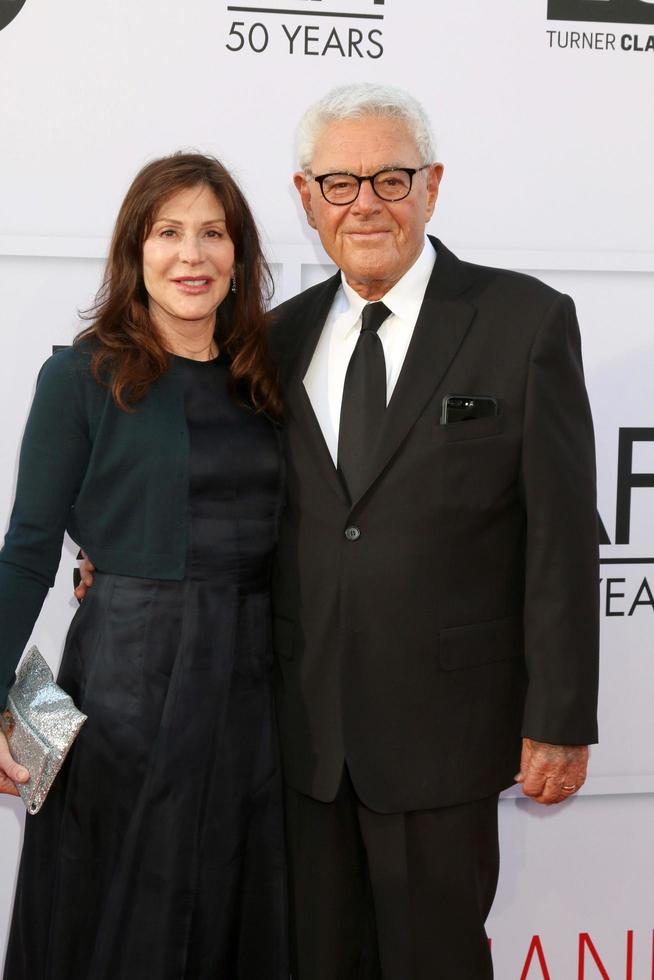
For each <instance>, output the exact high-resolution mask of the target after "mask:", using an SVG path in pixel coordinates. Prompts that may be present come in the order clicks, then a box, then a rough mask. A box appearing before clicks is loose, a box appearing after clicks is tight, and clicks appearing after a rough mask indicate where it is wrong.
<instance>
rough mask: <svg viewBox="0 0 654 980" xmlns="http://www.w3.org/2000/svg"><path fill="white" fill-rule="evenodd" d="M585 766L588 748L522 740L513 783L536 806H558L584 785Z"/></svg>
mask: <svg viewBox="0 0 654 980" xmlns="http://www.w3.org/2000/svg"><path fill="white" fill-rule="evenodd" d="M587 766H588V746H587V745H550V744H549V743H548V742H534V741H533V739H531V738H523V740H522V758H521V759H520V772H519V773H518V775H517V776H516V777H515V780H516V782H517V783H522V791H523V793H524V794H525V796H530V797H531V798H532V799H534V800H536V802H537V803H545V804H547V805H550V804H551V803H561V802H562V801H563V800H567V799H568V797H570V796H573V795H574V793H576V792H577V790H578V789H581V787H582V786H583V785H584V783H585V781H586V767H587Z"/></svg>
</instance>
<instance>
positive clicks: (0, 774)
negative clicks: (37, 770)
mask: <svg viewBox="0 0 654 980" xmlns="http://www.w3.org/2000/svg"><path fill="white" fill-rule="evenodd" d="M29 778H30V774H29V772H28V771H27V769H26V768H25V766H19V765H18V763H17V762H14V760H13V759H12V757H11V752H10V751H9V745H8V743H7V738H6V736H5V733H4V732H3V731H2V730H1V729H0V793H8V794H9V796H18V790H17V789H16V783H26V782H28V780H29Z"/></svg>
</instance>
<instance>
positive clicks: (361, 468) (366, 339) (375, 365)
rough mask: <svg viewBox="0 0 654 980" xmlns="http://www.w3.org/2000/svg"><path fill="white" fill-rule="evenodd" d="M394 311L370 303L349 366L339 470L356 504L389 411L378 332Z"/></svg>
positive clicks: (379, 304) (339, 431)
mask: <svg viewBox="0 0 654 980" xmlns="http://www.w3.org/2000/svg"><path fill="white" fill-rule="evenodd" d="M390 314H391V311H390V310H389V309H388V307H386V306H384V304H383V303H368V305H367V306H364V308H363V314H362V316H361V333H360V334H359V339H358V340H357V345H356V347H355V348H354V352H353V354H352V357H351V358H350V363H349V364H348V366H347V373H346V375H345V383H344V385H343V402H342V405H341V419H340V424H339V429H338V469H339V472H340V473H341V475H342V477H343V479H344V480H345V484H346V486H347V488H348V491H349V493H350V499H351V500H356V499H357V498H358V497H359V496H360V495H361V493H363V491H364V490H365V489H366V478H367V476H368V466H369V463H370V457H371V454H372V451H373V449H374V447H375V443H376V442H377V437H378V435H379V427H380V425H381V421H382V418H383V415H384V411H385V409H386V362H385V361H384V348H383V347H382V342H381V340H380V339H379V337H378V336H377V331H378V330H379V328H380V327H381V325H382V323H383V322H384V320H385V319H386V318H387V317H389V316H390Z"/></svg>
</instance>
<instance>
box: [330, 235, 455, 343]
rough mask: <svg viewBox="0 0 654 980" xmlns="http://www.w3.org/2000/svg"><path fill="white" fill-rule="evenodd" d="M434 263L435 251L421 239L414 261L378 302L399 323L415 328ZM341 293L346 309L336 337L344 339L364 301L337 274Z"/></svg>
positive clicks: (358, 316) (364, 303)
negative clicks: (402, 322)
mask: <svg viewBox="0 0 654 980" xmlns="http://www.w3.org/2000/svg"><path fill="white" fill-rule="evenodd" d="M435 263H436V250H435V249H434V247H433V245H432V243H431V242H430V241H429V239H428V238H427V237H426V236H425V244H424V246H423V249H422V251H421V253H420V255H419V256H418V258H417V259H416V261H415V262H414V263H413V265H412V266H411V268H410V269H407V271H406V272H405V273H404V275H403V276H402V278H401V279H398V281H397V282H396V283H395V285H394V286H393V287H392V288H391V289H389V290H388V292H387V293H385V294H384V296H383V297H382V301H383V302H384V303H385V304H386V306H387V307H388V309H389V310H390V311H391V313H393V314H394V315H395V316H396V317H398V318H399V319H400V320H404V321H405V322H406V323H409V324H411V325H414V324H415V322H416V320H417V319H418V313H419V312H420V307H421V306H422V301H423V299H424V296H425V292H426V290H427V283H428V282H429V279H430V276H431V274H432V271H433V269H434V265H435ZM341 289H342V290H343V294H344V296H345V299H346V301H347V303H348V309H347V311H346V312H345V313H344V315H343V317H342V318H341V320H340V323H339V333H341V334H342V336H343V337H346V336H347V335H348V334H349V333H350V332H351V331H352V330H354V328H355V327H356V326H357V323H358V322H359V318H360V317H361V313H362V311H363V308H364V306H365V305H366V303H367V302H368V301H367V300H365V299H364V298H363V297H362V296H359V294H358V293H357V292H356V291H355V290H354V289H352V287H351V286H350V285H349V283H348V282H347V281H346V279H345V275H344V274H343V272H341Z"/></svg>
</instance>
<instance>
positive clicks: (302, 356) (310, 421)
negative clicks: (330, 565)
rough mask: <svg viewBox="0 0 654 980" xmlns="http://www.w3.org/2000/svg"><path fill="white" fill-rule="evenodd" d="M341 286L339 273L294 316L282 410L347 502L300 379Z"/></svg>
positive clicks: (335, 488) (326, 475)
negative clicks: (292, 342)
mask: <svg viewBox="0 0 654 980" xmlns="http://www.w3.org/2000/svg"><path fill="white" fill-rule="evenodd" d="M340 283H341V275H340V272H339V273H337V274H336V275H334V276H332V277H331V278H330V279H328V280H327V281H326V282H325V283H324V284H323V286H322V288H321V289H319V290H318V291H317V293H316V294H315V296H314V297H312V300H311V302H310V303H309V304H307V305H306V306H304V307H301V308H300V310H299V311H298V313H297V314H296V315H295V322H294V329H295V330H296V331H297V338H296V344H295V348H294V352H293V353H292V354H291V356H290V357H289V361H288V363H287V369H286V372H285V373H286V378H287V381H286V385H285V398H286V407H287V411H288V413H289V415H290V416H291V418H292V420H293V421H294V422H295V424H296V425H297V429H298V432H299V433H300V435H301V436H302V438H303V439H304V440H305V442H306V444H307V448H308V450H309V452H310V453H311V454H312V456H313V458H314V459H315V461H316V464H317V465H318V466H319V468H320V469H321V471H322V473H323V475H324V478H325V481H326V482H327V483H328V484H329V485H330V486H331V487H332V489H333V490H334V491H335V492H336V493H337V494H338V496H339V497H340V498H341V499H342V500H343V501H345V502H347V493H346V490H345V488H344V486H343V483H342V481H341V478H340V476H339V475H338V472H337V470H336V467H335V466H334V461H333V459H332V457H331V453H330V452H329V449H328V447H327V443H326V442H325V437H324V436H323V433H322V429H321V428H320V423H319V422H318V419H317V418H316V414H315V412H314V410H313V406H312V404H311V399H310V398H309V395H308V394H307V390H306V388H305V387H304V376H305V374H306V373H307V369H308V367H309V364H310V362H311V358H312V357H313V353H314V351H315V349H316V344H317V343H318V340H319V338H320V334H321V333H322V329H323V327H324V325H325V320H326V319H327V315H328V313H329V310H330V308H331V305H332V302H333V300H334V296H335V295H336V291H337V289H338V287H339V286H340Z"/></svg>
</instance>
